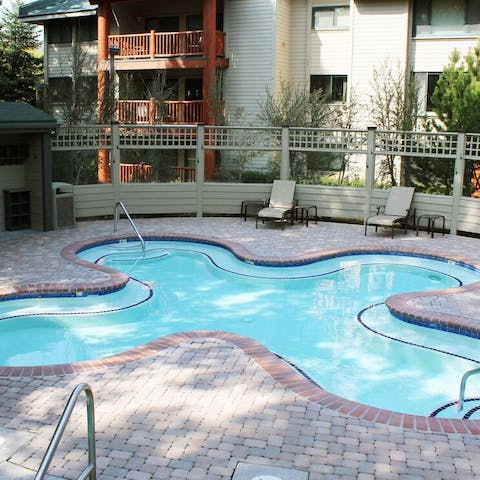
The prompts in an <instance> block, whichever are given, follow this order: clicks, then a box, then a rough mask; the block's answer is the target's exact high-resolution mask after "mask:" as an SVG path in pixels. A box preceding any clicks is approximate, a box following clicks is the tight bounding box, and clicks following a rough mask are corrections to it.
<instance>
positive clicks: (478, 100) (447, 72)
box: [432, 41, 480, 133]
mask: <svg viewBox="0 0 480 480" xmlns="http://www.w3.org/2000/svg"><path fill="white" fill-rule="evenodd" d="M432 105H433V110H434V112H435V113H436V114H437V115H438V118H439V119H440V120H441V122H442V124H443V125H441V127H442V126H443V127H444V129H446V130H448V131H457V130H465V131H466V132H470V133H475V132H480V41H479V43H478V44H477V46H476V47H475V48H474V49H473V50H470V51H469V52H468V54H467V55H466V56H465V57H464V59H463V60H462V59H461V57H460V53H459V52H458V51H457V50H454V51H453V52H452V54H451V55H450V63H449V64H448V65H447V66H446V67H445V69H444V70H443V72H442V74H441V75H440V78H439V79H438V82H437V84H436V86H435V89H434V91H433V95H432ZM441 127H440V128H441ZM442 129H443V128H442Z"/></svg>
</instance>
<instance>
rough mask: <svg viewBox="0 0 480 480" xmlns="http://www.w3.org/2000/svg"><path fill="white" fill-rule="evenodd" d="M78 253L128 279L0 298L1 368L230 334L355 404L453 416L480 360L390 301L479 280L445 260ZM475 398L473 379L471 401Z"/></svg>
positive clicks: (189, 250)
mask: <svg viewBox="0 0 480 480" xmlns="http://www.w3.org/2000/svg"><path fill="white" fill-rule="evenodd" d="M80 256H81V257H82V258H84V259H87V260H90V261H94V262H99V263H102V264H104V265H108V266H110V267H113V268H115V269H118V270H122V271H124V272H126V273H128V274H129V275H130V276H131V277H132V280H131V281H130V282H129V283H128V285H127V286H126V288H125V289H123V290H121V291H119V292H115V293H111V294H108V295H89V296H85V297H77V298H52V297H47V298H42V299H21V300H13V301H5V302H0V319H1V321H0V365H12V366H13V365H15V366H21V365H48V364H58V363H68V362H76V361H82V360H87V359H92V358H100V357H104V356H107V355H112V354H115V353H119V352H123V351H125V350H127V349H130V348H133V347H135V346H138V345H141V344H144V343H146V342H149V341H151V340H153V339H156V338H158V337H161V336H163V335H167V334H170V333H175V332H180V331H186V330H223V331H229V332H234V333H237V334H240V335H246V336H249V337H252V338H254V339H256V340H258V341H259V342H261V343H263V344H264V345H266V346H267V347H268V348H269V349H270V350H272V351H273V352H275V353H277V354H279V355H280V356H282V357H283V358H285V359H288V361H290V362H292V363H293V364H295V365H296V366H297V367H298V368H300V369H301V370H302V371H303V372H305V373H306V374H307V375H308V376H310V377H311V378H312V379H314V381H315V382H316V383H318V384H319V385H320V386H322V387H323V388H324V389H326V390H328V391H330V392H332V393H335V394H337V395H341V396H343V397H345V398H348V399H350V400H355V401H358V402H361V403H365V404H369V405H372V406H376V407H379V408H387V409H390V410H395V411H401V412H405V413H413V414H419V415H429V414H431V413H432V412H433V411H435V410H438V409H439V408H440V409H441V410H440V412H439V413H438V415H440V416H442V415H443V416H455V415H456V413H455V411H454V409H452V408H447V407H445V408H443V407H444V406H445V405H447V404H448V403H449V402H452V401H454V400H455V399H456V398H457V396H458V386H459V382H460V378H461V376H462V374H463V373H464V372H465V371H466V370H469V369H472V368H475V367H478V366H479V363H480V353H479V341H478V340H477V339H475V338H470V337H466V336H462V335H458V334H454V333H448V332H444V331H440V330H434V329H429V328H424V327H420V326H417V325H412V324H409V323H405V322H403V321H401V320H399V319H397V318H395V317H393V316H391V315H390V313H389V311H388V309H387V308H386V307H385V305H384V301H385V299H386V298H387V297H389V296H391V295H394V294H396V293H401V292H409V291H418V290H429V289H438V288H448V287H455V286H458V285H460V284H468V283H472V282H476V281H479V280H480V273H479V272H477V271H474V270H472V269H469V268H466V267H462V266H460V265H456V264H453V263H450V262H443V261H435V260H431V259H426V258H420V257H409V256H403V255H374V254H372V255H352V256H344V257H339V258H334V259H329V260H324V261H321V262H315V263H312V264H308V265H302V266H290V267H263V266H256V265H252V264H248V263H244V262H241V261H239V260H238V259H237V258H236V257H235V256H234V255H232V254H231V253H230V252H229V251H227V250H226V249H223V248H219V247H215V246H210V245H205V244H199V243H188V242H163V241H158V242H153V241H151V242H148V244H147V253H146V255H145V257H141V255H140V254H139V251H138V247H137V246H135V245H133V244H130V243H122V244H116V245H104V246H99V247H94V248H91V249H89V250H86V251H84V252H82V253H81V254H80ZM478 395H480V381H479V379H476V378H474V377H472V379H471V380H470V381H469V383H468V386H467V397H475V396H478ZM470 406H473V403H471V404H470V405H469V406H467V408H470ZM475 415H476V413H472V417H471V418H475Z"/></svg>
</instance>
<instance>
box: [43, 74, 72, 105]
mask: <svg viewBox="0 0 480 480" xmlns="http://www.w3.org/2000/svg"><path fill="white" fill-rule="evenodd" d="M47 88H48V90H49V93H50V99H51V101H52V102H53V103H65V102H66V101H67V99H68V98H69V97H70V96H71V95H72V78H71V77H59V78H49V79H48V86H47Z"/></svg>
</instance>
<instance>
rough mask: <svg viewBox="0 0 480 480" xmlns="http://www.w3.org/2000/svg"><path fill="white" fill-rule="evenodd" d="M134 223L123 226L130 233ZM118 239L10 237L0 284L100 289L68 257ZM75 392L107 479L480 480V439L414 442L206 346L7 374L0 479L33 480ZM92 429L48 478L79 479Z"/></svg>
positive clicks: (437, 244)
mask: <svg viewBox="0 0 480 480" xmlns="http://www.w3.org/2000/svg"><path fill="white" fill-rule="evenodd" d="M138 225H139V227H140V229H141V231H142V232H152V233H155V232H157V233H163V234H164V233H171V234H179V235H194V236H195V235H201V236H214V237H216V238H220V239H224V240H227V241H232V242H237V243H239V244H241V245H242V246H243V247H245V248H246V249H248V250H249V251H250V252H252V254H253V255H258V256H265V257H269V258H271V257H278V258H290V257H293V256H294V257H302V256H307V257H311V256H314V255H317V254H319V253H321V252H326V251H332V250H335V249H351V248H353V247H358V248H365V247H366V248H393V249H401V248H405V249H409V250H422V251H429V252H431V253H432V254H436V255H444V256H449V257H455V258H460V257H461V258H463V259H465V260H470V261H471V262H472V263H474V262H475V258H476V254H477V251H478V246H479V245H480V243H479V242H480V241H479V240H478V239H473V238H466V237H454V236H449V235H445V236H441V235H436V236H435V238H434V239H431V238H430V237H428V236H427V235H426V234H425V233H423V234H422V233H421V234H420V236H419V237H416V236H415V235H414V234H412V233H411V232H410V233H409V234H408V235H406V236H404V235H403V234H402V233H399V234H397V235H396V237H395V239H394V240H393V241H392V240H391V239H390V238H389V237H388V236H386V235H385V236H384V235H382V234H380V235H375V234H374V233H373V230H372V233H371V234H369V236H368V237H364V235H363V227H362V226H360V225H345V224H334V223H318V224H317V225H315V224H310V226H309V227H308V228H306V227H305V226H303V225H301V224H296V225H293V226H292V227H289V228H286V229H285V230H284V231H281V230H280V229H278V228H276V227H275V226H265V227H261V228H259V229H258V230H256V229H255V225H254V222H253V223H252V222H251V221H247V222H243V221H242V220H241V219H231V218H207V219H194V218H166V219H155V220H150V219H145V220H139V221H138ZM127 227H128V226H127V225H126V224H124V223H122V225H121V228H122V229H123V230H124V231H129V229H128V228H127ZM111 231H112V222H111V221H110V222H101V221H97V222H82V223H79V224H78V225H77V226H76V227H75V228H72V229H67V230H62V231H56V232H50V233H35V232H29V233H23V234H13V233H12V234H10V233H6V234H2V235H1V237H0V247H1V249H2V255H1V256H0V282H1V285H2V287H5V286H8V285H11V284H13V283H20V284H31V283H43V284H49V283H58V282H71V283H73V282H79V281H80V282H101V281H104V280H105V275H104V274H103V273H101V272H97V271H93V270H90V269H87V268H84V267H79V266H77V265H73V264H70V263H69V262H67V261H66V260H65V259H63V258H61V257H60V255H59V252H60V250H61V249H62V248H63V247H64V246H65V245H67V244H68V243H72V242H74V241H81V240H85V239H88V238H92V237H99V236H103V235H108V234H110V233H111ZM476 298H478V297H476V296H475V295H474V294H472V292H465V294H464V297H463V298H459V297H457V298H453V297H451V298H450V297H449V298H447V299H443V298H442V297H436V298H429V299H427V300H424V299H422V298H419V299H416V300H415V301H416V302H417V303H418V304H419V305H420V307H421V308H424V309H428V308H433V309H435V308H437V307H436V299H440V300H441V301H442V303H441V310H442V312H445V311H447V312H448V313H449V314H450V315H458V316H460V317H461V316H463V317H465V318H468V319H470V320H471V321H478V320H479V316H478V315H477V314H476V303H477V300H476ZM422 302H423V303H422ZM80 382H87V383H89V384H90V385H91V386H92V388H93V390H94V393H95V402H96V429H97V454H98V473H99V475H98V478H99V479H101V480H110V479H114V478H124V479H132V480H149V479H163V478H172V479H174V478H177V479H212V480H220V479H225V480H226V479H231V478H232V476H233V475H234V474H236V478H238V479H240V478H245V477H244V476H243V475H244V473H245V471H250V472H252V470H249V469H248V468H247V467H245V466H244V464H253V465H262V466H266V467H268V466H271V467H275V468H280V467H281V468H286V469H287V470H290V469H294V470H296V471H300V472H306V473H307V474H308V478H309V479H310V480H320V479H363V480H367V479H459V478H462V479H474V478H480V448H479V447H480V437H479V436H477V435H470V434H461V433H435V432H419V431H417V430H415V429H410V428H400V427H395V426H391V425H385V424H380V423H374V422H371V421H368V420H366V419H365V418H355V417H352V416H349V415H346V414H341V413H339V412H338V411H336V410H331V409H329V408H326V407H323V406H321V405H319V404H317V403H314V402H311V401H308V400H307V399H306V398H305V397H303V396H302V395H300V394H297V393H294V392H293V391H292V390H290V389H288V388H286V387H285V386H283V385H282V384H281V383H279V382H277V381H276V380H274V379H273V378H272V377H271V376H270V375H269V374H268V373H267V372H266V371H265V370H264V369H263V368H262V367H261V366H260V365H259V364H258V363H257V362H256V361H255V360H254V359H253V358H251V357H250V356H248V355H246V354H245V352H244V351H243V350H242V349H240V348H238V347H237V346H235V345H234V344H232V343H230V342H228V341H225V340H220V339H218V338H198V339H187V340H186V341H185V342H183V343H180V344H178V345H175V346H172V347H169V348H166V349H164V350H162V351H158V352H155V353H154V354H152V355H150V356H148V357H145V358H142V359H139V360H135V361H131V362H127V363H123V364H120V365H114V366H111V367H109V368H103V369H101V370H97V371H93V372H89V373H80V374H72V375H60V376H45V377H35V378H30V377H16V378H15V377H9V378H5V377H4V378H0V438H3V439H4V440H3V441H2V440H0V451H1V455H0V462H1V463H0V478H1V479H4V478H5V479H10V478H11V479H15V480H17V479H19V480H20V479H24V478H25V479H27V478H33V476H34V473H33V472H34V471H35V470H36V469H37V468H38V465H39V462H40V460H41V457H42V455H43V453H44V452H45V449H46V447H47V445H48V442H49V440H50V438H51V435H52V434H53V430H54V428H55V425H56V422H57V421H58V418H59V416H60V414H61V412H62V410H63V408H64V405H65V402H66V400H67V398H68V396H69V395H70V393H71V391H72V390H73V388H74V387H75V386H76V385H77V384H78V383H80ZM85 430H86V429H85V415H84V409H83V408H79V409H77V410H76V411H75V413H74V417H73V419H72V422H71V423H70V424H69V427H68V430H67V433H66V435H65V437H64V441H63V443H62V444H61V447H60V449H59V451H58V453H57V456H56V457H55V459H54V462H53V463H52V468H51V470H50V474H51V475H52V478H55V477H56V478H66V479H73V478H76V476H77V475H78V473H79V472H80V471H81V470H82V469H83V467H84V466H85V464H86V453H85V445H86V442H85ZM2 435H3V436H2ZM7 445H8V448H7V447H6V446H7ZM239 464H241V467H239V468H238V470H237V472H236V473H235V470H236V469H237V466H238V465H239ZM5 472H7V473H5ZM11 472H14V473H11ZM18 472H21V473H18ZM272 472H273V471H272ZM15 475H17V476H15ZM19 475H20V476H19ZM22 475H23V476H22ZM259 475H264V476H265V478H267V477H266V475H267V474H266V473H265V471H264V470H261V471H260V470H259V473H258V475H257V477H258V478H257V480H258V479H259V478H261V477H259ZM272 475H273V473H272ZM251 478H254V475H253V474H252V476H251ZM277 478H280V477H277ZM282 478H284V479H287V478H289V477H287V474H285V477H282ZM291 478H302V476H295V474H294V473H292V475H291Z"/></svg>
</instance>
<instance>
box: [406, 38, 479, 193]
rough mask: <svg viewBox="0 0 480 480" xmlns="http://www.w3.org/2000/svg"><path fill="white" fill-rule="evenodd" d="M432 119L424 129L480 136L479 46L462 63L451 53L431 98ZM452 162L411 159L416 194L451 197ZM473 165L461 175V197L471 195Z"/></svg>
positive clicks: (466, 168)
mask: <svg viewBox="0 0 480 480" xmlns="http://www.w3.org/2000/svg"><path fill="white" fill-rule="evenodd" d="M432 105H433V110H434V112H435V113H436V114H437V116H438V119H433V120H431V121H430V124H429V125H427V128H431V129H434V130H437V131H444V130H447V131H458V130H465V131H466V132H469V133H475V132H480V42H479V43H478V45H477V46H476V47H475V48H474V49H473V50H471V51H469V53H468V54H467V55H466V56H465V57H464V59H463V60H462V59H461V57H460V53H459V52H458V51H457V50H454V51H453V52H452V54H451V55H450V62H449V64H448V65H447V66H446V67H445V68H444V69H443V72H442V74H441V75H440V78H439V79H438V82H437V84H436V87H435V89H434V92H433V95H432ZM453 164H454V161H453V160H437V159H427V158H425V159H412V178H413V180H414V184H415V186H416V187H417V189H418V190H419V191H424V192H426V193H437V194H441V195H451V194H452V185H453V175H454V165H453ZM473 167H474V165H473V163H472V162H467V163H466V166H465V172H464V182H463V184H464V192H463V194H464V195H470V194H471V193H472V177H473V170H474V169H473Z"/></svg>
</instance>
